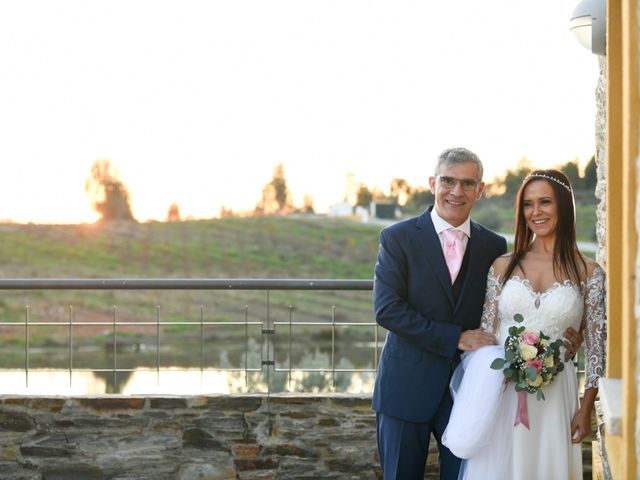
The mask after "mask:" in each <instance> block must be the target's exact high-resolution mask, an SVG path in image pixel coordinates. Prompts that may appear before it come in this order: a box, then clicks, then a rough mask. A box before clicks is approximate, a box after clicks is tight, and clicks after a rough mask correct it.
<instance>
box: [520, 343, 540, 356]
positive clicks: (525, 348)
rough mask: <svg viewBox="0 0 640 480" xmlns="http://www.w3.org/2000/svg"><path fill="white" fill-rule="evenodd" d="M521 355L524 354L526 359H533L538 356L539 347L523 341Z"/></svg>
mask: <svg viewBox="0 0 640 480" xmlns="http://www.w3.org/2000/svg"><path fill="white" fill-rule="evenodd" d="M520 355H522V358H523V359H525V360H533V359H534V358H536V355H538V349H537V348H536V347H534V346H533V345H527V344H526V343H523V344H522V345H520Z"/></svg>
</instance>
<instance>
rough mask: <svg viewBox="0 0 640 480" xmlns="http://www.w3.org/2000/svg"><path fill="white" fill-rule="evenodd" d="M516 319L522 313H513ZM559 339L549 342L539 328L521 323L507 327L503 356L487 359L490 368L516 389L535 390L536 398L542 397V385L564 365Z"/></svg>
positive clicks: (560, 340) (530, 391) (518, 319)
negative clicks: (498, 371) (531, 327)
mask: <svg viewBox="0 0 640 480" xmlns="http://www.w3.org/2000/svg"><path fill="white" fill-rule="evenodd" d="M513 319H514V320H515V321H516V322H517V323H522V322H523V321H524V317H523V316H522V315H520V314H519V313H517V314H515V315H514V316H513ZM561 346H562V339H560V338H559V339H557V340H555V341H553V342H551V341H550V338H549V337H548V336H546V335H545V334H544V333H543V332H538V333H536V332H532V331H530V330H527V329H526V328H525V327H524V326H521V327H517V326H515V325H514V326H512V327H510V328H509V336H508V337H507V339H506V340H505V342H504V358H496V359H495V360H494V361H493V362H492V363H491V368H493V369H494V370H502V373H503V374H504V376H505V380H506V381H507V382H513V384H514V385H515V389H516V392H522V391H526V392H528V393H535V394H536V398H537V399H538V400H544V399H545V398H544V393H542V388H543V387H545V386H546V385H549V384H550V383H551V382H552V381H553V379H554V378H555V376H556V375H557V374H558V373H560V372H561V371H562V370H563V369H564V363H563V362H562V361H561V359H560V347H561Z"/></svg>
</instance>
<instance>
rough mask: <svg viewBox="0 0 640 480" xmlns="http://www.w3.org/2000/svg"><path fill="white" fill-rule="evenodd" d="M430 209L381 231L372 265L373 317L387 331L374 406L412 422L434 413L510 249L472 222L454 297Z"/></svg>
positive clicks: (493, 235) (478, 320)
mask: <svg viewBox="0 0 640 480" xmlns="http://www.w3.org/2000/svg"><path fill="white" fill-rule="evenodd" d="M432 208H433V207H430V208H428V209H427V210H426V211H425V212H424V213H423V214H422V215H420V216H419V217H415V218H411V219H409V220H405V221H402V222H399V223H396V224H394V225H391V226H390V227H387V228H385V229H384V230H383V231H382V232H381V234H380V252H379V254H378V261H377V263H376V266H375V280H374V292H373V297H374V307H375V315H376V322H378V324H379V325H381V326H382V327H384V328H385V329H387V330H388V333H387V339H386V342H385V345H384V348H383V350H382V354H381V356H380V362H379V365H378V373H377V376H376V383H375V387H374V393H373V409H374V410H376V411H377V412H380V413H383V414H385V415H388V416H392V417H396V418H400V419H403V420H407V421H411V422H425V421H428V420H430V419H431V418H432V417H433V415H434V413H435V411H436V409H437V408H438V405H439V404H440V401H441V400H442V397H443V394H444V392H445V390H446V389H447V388H448V387H449V380H450V378H451V373H452V372H453V370H454V369H455V367H456V366H457V364H458V363H459V360H460V351H459V350H458V349H457V347H458V340H459V339H460V333H461V332H462V331H463V330H471V329H474V328H478V326H479V325H480V318H481V316H482V306H483V304H484V297H485V289H486V284H487V273H488V271H489V268H490V267H491V264H492V263H493V261H494V259H495V258H496V257H498V256H500V255H502V254H503V253H505V252H506V250H507V244H506V241H505V239H504V238H502V237H501V236H499V235H497V234H496V233H494V232H492V231H490V230H488V229H486V228H484V227H483V226H482V225H480V224H478V223H476V222H473V221H472V222H471V235H470V238H469V242H468V243H467V249H470V251H469V259H468V262H469V263H468V268H467V272H466V275H465V278H464V281H463V283H462V287H461V290H460V293H459V296H458V298H457V301H456V300H454V295H453V289H452V286H451V278H450V276H449V271H448V269H447V264H446V261H445V259H444V254H443V253H442V246H441V243H440V239H439V237H438V234H437V233H436V231H435V229H434V227H433V222H432V220H431V210H432Z"/></svg>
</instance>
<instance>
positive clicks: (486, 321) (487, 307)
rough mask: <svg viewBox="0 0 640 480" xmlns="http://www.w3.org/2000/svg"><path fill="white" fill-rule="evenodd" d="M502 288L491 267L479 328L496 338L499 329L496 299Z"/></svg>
mask: <svg viewBox="0 0 640 480" xmlns="http://www.w3.org/2000/svg"><path fill="white" fill-rule="evenodd" d="M501 290H502V287H501V285H500V281H499V277H496V276H495V273H494V269H493V266H492V267H491V268H490V269H489V275H488V276H487V293H486V294H485V297H484V307H482V319H481V320H480V328H482V329H483V330H485V331H487V332H491V333H493V334H494V335H496V336H498V329H499V328H500V320H499V318H498V297H499V296H500V291H501Z"/></svg>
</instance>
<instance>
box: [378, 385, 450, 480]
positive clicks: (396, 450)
mask: <svg viewBox="0 0 640 480" xmlns="http://www.w3.org/2000/svg"><path fill="white" fill-rule="evenodd" d="M452 405H453V402H452V400H451V395H450V394H449V390H448V389H447V391H446V393H445V395H444V397H443V398H442V401H441V402H440V405H439V406H438V409H437V410H436V412H435V414H434V416H433V418H431V420H429V421H427V422H420V423H416V422H409V421H406V420H401V419H399V418H395V417H390V416H388V415H384V414H383V413H380V412H378V413H377V414H376V431H377V437H378V454H379V455H380V465H381V467H382V472H383V474H384V479H385V480H422V479H423V478H424V469H425V464H426V462H427V454H428V453H429V440H430V435H431V434H432V433H433V436H434V438H435V439H436V442H437V444H438V452H439V456H438V463H439V464H440V478H441V479H443V480H444V479H446V480H457V478H458V470H459V469H460V459H459V458H457V457H456V456H454V455H453V453H451V452H450V451H449V449H448V448H447V447H445V446H444V445H442V442H441V439H442V434H443V433H444V430H445V428H446V427H447V422H448V421H449V415H450V414H451V407H452Z"/></svg>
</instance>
